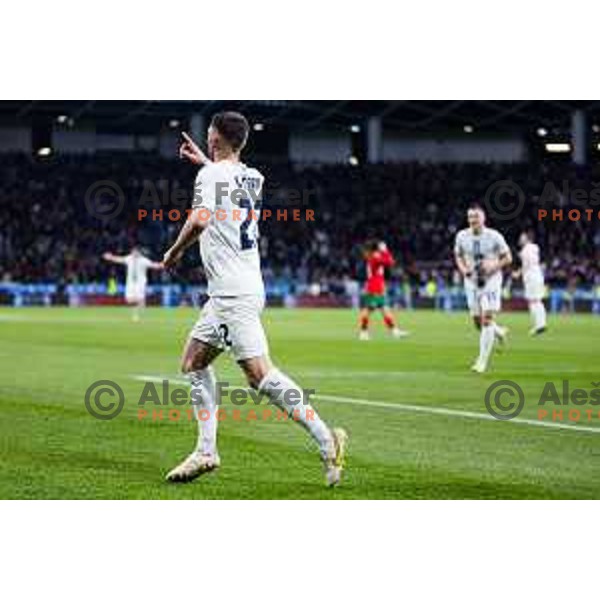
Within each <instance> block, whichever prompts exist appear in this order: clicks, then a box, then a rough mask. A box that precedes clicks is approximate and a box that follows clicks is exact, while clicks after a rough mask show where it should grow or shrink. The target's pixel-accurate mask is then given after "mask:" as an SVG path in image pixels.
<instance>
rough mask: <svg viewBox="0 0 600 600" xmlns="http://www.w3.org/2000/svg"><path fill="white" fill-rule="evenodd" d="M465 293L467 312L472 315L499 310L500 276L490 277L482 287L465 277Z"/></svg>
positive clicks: (500, 301) (500, 300) (500, 302)
mask: <svg viewBox="0 0 600 600" xmlns="http://www.w3.org/2000/svg"><path fill="white" fill-rule="evenodd" d="M465 294H466V296H467V305H468V307H469V312H470V313H471V315H472V316H474V317H479V316H481V315H482V314H483V313H490V312H492V313H497V312H500V308H501V306H502V277H495V276H494V277H491V278H490V279H488V280H487V281H486V283H485V285H484V286H483V287H478V286H477V285H475V283H474V282H473V281H471V280H470V279H465Z"/></svg>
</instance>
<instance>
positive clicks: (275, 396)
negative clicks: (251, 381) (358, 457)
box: [258, 368, 333, 458]
mask: <svg viewBox="0 0 600 600" xmlns="http://www.w3.org/2000/svg"><path fill="white" fill-rule="evenodd" d="M258 390H259V391H260V392H262V393H263V394H265V395H267V396H268V397H269V399H270V401H271V402H272V403H273V404H275V405H277V406H279V407H281V408H283V409H285V410H286V411H287V412H288V413H289V414H290V416H292V417H293V419H294V420H297V421H298V422H299V423H300V424H301V425H302V426H304V427H305V428H306V429H307V431H308V432H309V433H310V435H311V436H312V437H313V438H314V440H315V441H316V442H317V444H318V445H319V449H320V451H321V456H322V457H323V458H325V457H327V456H328V455H329V454H330V453H331V450H332V448H333V438H332V436H331V431H330V430H329V427H327V425H325V423H324V422H323V421H322V420H321V417H319V415H318V414H317V411H316V410H315V409H314V408H313V407H312V406H311V405H310V404H305V403H304V401H303V400H298V399H297V398H298V395H297V394H295V397H294V396H292V397H291V398H290V396H289V395H288V392H289V390H296V392H299V393H300V394H301V396H300V398H302V399H303V398H304V393H303V391H302V388H301V387H300V386H299V385H298V384H297V383H295V382H294V381H293V380H292V379H290V378H289V377H288V376H287V375H285V374H284V373H282V372H281V371H280V370H279V369H276V368H272V369H271V370H270V371H269V372H268V373H267V374H266V375H265V377H264V379H263V380H262V381H261V382H260V384H259V386H258ZM288 399H290V400H291V402H287V400H288Z"/></svg>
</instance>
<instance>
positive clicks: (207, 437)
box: [189, 367, 218, 456]
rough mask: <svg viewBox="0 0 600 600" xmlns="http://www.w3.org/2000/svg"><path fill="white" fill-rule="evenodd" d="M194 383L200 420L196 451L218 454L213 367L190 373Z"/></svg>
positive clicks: (193, 400) (194, 398)
mask: <svg viewBox="0 0 600 600" xmlns="http://www.w3.org/2000/svg"><path fill="white" fill-rule="evenodd" d="M189 378H190V381H191V383H192V391H191V400H192V406H193V408H194V414H195V416H196V420H197V421H198V445H197V446H196V451H197V452H200V453H202V454H207V455H210V456H215V455H216V454H217V408H218V407H217V394H216V378H215V372H214V370H213V368H212V367H207V368H206V369H203V370H202V371H192V372H191V373H189Z"/></svg>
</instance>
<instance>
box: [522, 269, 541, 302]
mask: <svg viewBox="0 0 600 600" xmlns="http://www.w3.org/2000/svg"><path fill="white" fill-rule="evenodd" d="M523 287H524V288H525V298H526V299H527V300H528V301H529V302H532V301H536V300H541V299H542V298H543V297H544V295H545V292H546V289H545V285H544V276H543V275H542V272H541V271H534V272H532V273H526V274H525V275H524V276H523Z"/></svg>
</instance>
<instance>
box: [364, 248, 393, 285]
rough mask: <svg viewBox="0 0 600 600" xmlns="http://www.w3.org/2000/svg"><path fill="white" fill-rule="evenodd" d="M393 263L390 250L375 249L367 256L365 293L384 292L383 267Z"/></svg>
mask: <svg viewBox="0 0 600 600" xmlns="http://www.w3.org/2000/svg"><path fill="white" fill-rule="evenodd" d="M393 264H394V257H393V256H392V254H391V252H390V251H389V250H387V249H385V250H375V252H372V253H371V254H370V255H369V257H368V258H367V282H366V284H365V292H366V293H367V294H376V295H382V294H385V269H386V268H389V267H391V266H392V265H393Z"/></svg>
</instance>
